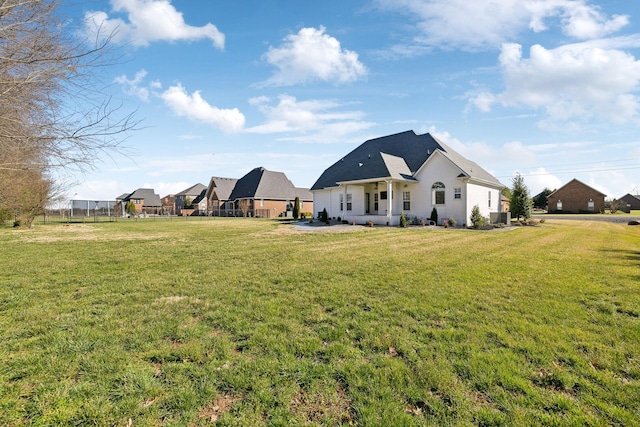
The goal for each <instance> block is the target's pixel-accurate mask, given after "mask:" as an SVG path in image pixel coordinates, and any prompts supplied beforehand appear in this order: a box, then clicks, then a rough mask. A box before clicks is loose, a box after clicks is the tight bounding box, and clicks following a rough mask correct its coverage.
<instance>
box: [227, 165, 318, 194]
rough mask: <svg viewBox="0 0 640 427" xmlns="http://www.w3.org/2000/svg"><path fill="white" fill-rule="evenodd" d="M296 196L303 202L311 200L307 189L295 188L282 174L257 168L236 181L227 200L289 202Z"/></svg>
mask: <svg viewBox="0 0 640 427" xmlns="http://www.w3.org/2000/svg"><path fill="white" fill-rule="evenodd" d="M296 196H298V197H300V198H301V199H303V200H313V195H312V194H311V193H310V192H309V191H308V190H307V189H304V188H296V187H295V186H294V185H293V183H292V182H291V181H290V180H289V178H287V176H286V175H285V174H284V173H282V172H273V171H269V170H267V169H265V168H263V167H259V168H255V169H253V170H252V171H250V172H249V173H247V174H246V175H245V176H243V177H242V178H240V179H239V180H238V182H237V183H236V185H235V187H234V188H233V191H232V192H231V195H230V196H229V200H239V199H273V200H291V199H295V197H296Z"/></svg>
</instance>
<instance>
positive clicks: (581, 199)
mask: <svg viewBox="0 0 640 427" xmlns="http://www.w3.org/2000/svg"><path fill="white" fill-rule="evenodd" d="M605 196H606V195H605V194H603V193H601V192H600V191H598V190H596V189H595V188H592V187H589V186H588V185H586V184H584V183H582V182H580V181H578V180H577V179H575V178H574V179H572V180H571V181H569V182H568V183H566V184H565V185H563V186H562V187H560V188H558V189H557V190H556V191H554V192H553V193H551V194H549V195H548V196H547V210H548V212H549V213H599V212H604V198H605Z"/></svg>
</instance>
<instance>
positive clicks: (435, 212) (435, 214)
mask: <svg viewBox="0 0 640 427" xmlns="http://www.w3.org/2000/svg"><path fill="white" fill-rule="evenodd" d="M429 219H430V220H431V221H433V222H435V223H436V225H437V224H438V209H436V208H435V207H434V208H433V210H432V211H431V217H430V218H429Z"/></svg>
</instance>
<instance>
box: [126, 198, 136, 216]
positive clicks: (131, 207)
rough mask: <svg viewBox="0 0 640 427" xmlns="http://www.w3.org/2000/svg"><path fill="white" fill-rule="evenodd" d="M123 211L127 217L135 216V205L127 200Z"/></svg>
mask: <svg viewBox="0 0 640 427" xmlns="http://www.w3.org/2000/svg"><path fill="white" fill-rule="evenodd" d="M124 211H125V212H126V213H127V214H129V215H135V214H136V205H135V203H133V202H132V201H131V200H129V201H128V202H127V203H126V204H125V205H124Z"/></svg>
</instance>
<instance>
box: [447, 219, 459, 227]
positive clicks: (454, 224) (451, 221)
mask: <svg viewBox="0 0 640 427" xmlns="http://www.w3.org/2000/svg"><path fill="white" fill-rule="evenodd" d="M447 222H449V226H451V227H455V226H456V224H457V222H456V220H455V219H453V218H451V217H449V219H447Z"/></svg>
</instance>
